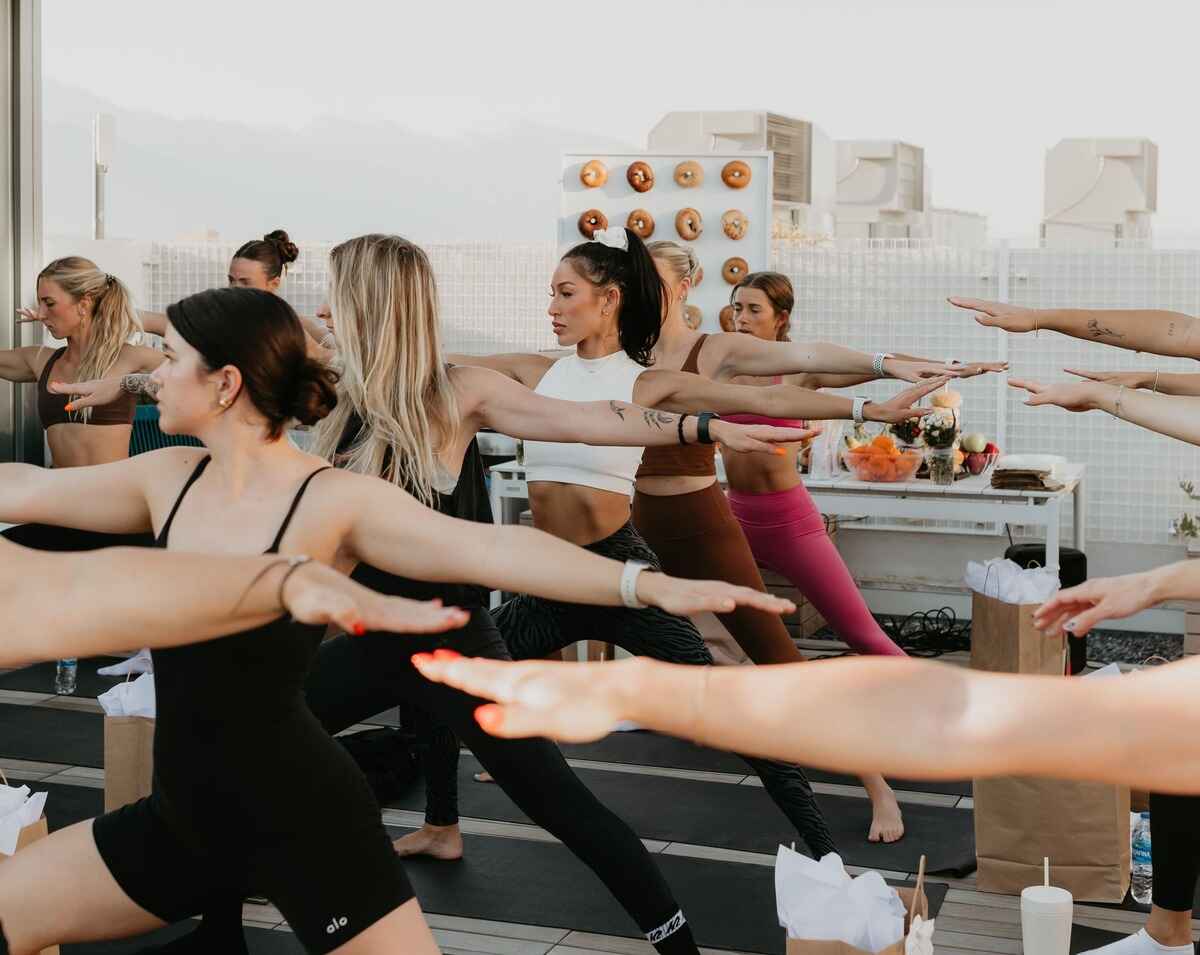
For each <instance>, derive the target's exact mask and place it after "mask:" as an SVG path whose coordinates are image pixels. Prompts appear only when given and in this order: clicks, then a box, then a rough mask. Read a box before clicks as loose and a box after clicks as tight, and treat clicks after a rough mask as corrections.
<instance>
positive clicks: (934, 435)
mask: <svg viewBox="0 0 1200 955" xmlns="http://www.w3.org/2000/svg"><path fill="white" fill-rule="evenodd" d="M924 438H925V444H926V446H927V447H930V448H937V449H943V448H951V447H953V446H954V442H955V441H956V440H957V439H958V415H957V414H955V412H954V409H952V408H935V409H934V410H933V412H932V413H931V414H930V415H929V416H928V417H926V418H925V425H924Z"/></svg>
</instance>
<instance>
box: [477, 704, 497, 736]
mask: <svg viewBox="0 0 1200 955" xmlns="http://www.w3.org/2000/svg"><path fill="white" fill-rule="evenodd" d="M475 722H476V723H478V724H479V725H480V726H482V727H483V728H484V729H485V730H493V729H495V728H496V727H497V726H499V725H500V707H498V706H497V705H496V704H495V703H484V704H483V706H480V707H478V708H477V709H476V710H475Z"/></svg>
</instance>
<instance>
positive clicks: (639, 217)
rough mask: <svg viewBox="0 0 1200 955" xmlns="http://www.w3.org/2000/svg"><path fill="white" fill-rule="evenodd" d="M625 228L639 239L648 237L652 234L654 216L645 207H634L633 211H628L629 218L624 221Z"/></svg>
mask: <svg viewBox="0 0 1200 955" xmlns="http://www.w3.org/2000/svg"><path fill="white" fill-rule="evenodd" d="M625 228H626V229H628V230H629V231H630V232H632V233H633V234H634V235H636V236H637V237H638V238H639V239H643V240H645V239H648V238H650V236H652V235H654V216H652V215H650V213H649V212H647V211H646V210H645V209H634V210H633V212H631V213H629V218H628V220H626V222H625Z"/></svg>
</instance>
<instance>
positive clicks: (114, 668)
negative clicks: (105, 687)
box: [96, 649, 154, 676]
mask: <svg viewBox="0 0 1200 955" xmlns="http://www.w3.org/2000/svg"><path fill="white" fill-rule="evenodd" d="M153 672H154V661H153V660H152V659H151V658H150V651H149V650H148V649H147V650H139V651H138V652H137V653H135V654H134V655H133V656H131V657H129V659H127V660H122V661H121V662H120V663H114V664H112V665H110V666H106V667H100V669H99V670H97V671H96V673H98V674H99V675H100V676H128V675H129V674H130V673H153Z"/></svg>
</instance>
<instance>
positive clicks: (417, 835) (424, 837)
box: [392, 823, 463, 862]
mask: <svg viewBox="0 0 1200 955" xmlns="http://www.w3.org/2000/svg"><path fill="white" fill-rule="evenodd" d="M392 848H393V849H395V850H396V855H398V856H430V857H431V858H434V859H443V860H445V861H446V862H453V861H454V860H455V859H461V858H462V856H463V841H462V832H461V831H459V828H458V826H431V825H429V824H428V823H426V824H425V825H423V826H422V827H421V828H420V829H418V830H417V831H416V832H410V833H409V834H408V835H407V836H401V837H400V838H399V839H397V840H396V841H395V842H393V843H392Z"/></svg>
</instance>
